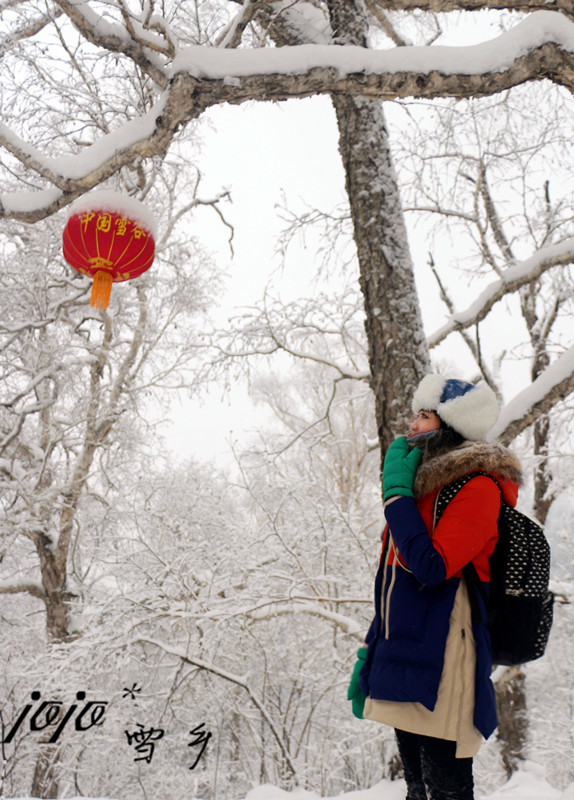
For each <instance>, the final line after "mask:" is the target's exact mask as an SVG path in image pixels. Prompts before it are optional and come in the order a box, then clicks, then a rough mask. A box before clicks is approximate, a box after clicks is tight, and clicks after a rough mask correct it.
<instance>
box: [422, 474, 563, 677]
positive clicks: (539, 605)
mask: <svg viewBox="0 0 574 800" xmlns="http://www.w3.org/2000/svg"><path fill="white" fill-rule="evenodd" d="M477 475H486V477H488V478H491V480H493V481H494V482H495V483H496V485H497V486H498V488H499V489H500V485H499V483H498V481H497V480H496V478H493V477H492V475H489V474H488V473H486V472H473V473H471V474H470V475H465V476H464V477H463V478H459V479H458V480H456V481H453V483H450V484H448V486H444V487H442V489H440V491H439V493H438V496H437V499H436V501H435V503H436V504H435V525H436V523H437V522H438V520H439V519H440V517H441V515H442V513H443V512H444V510H445V508H446V507H447V505H448V503H449V502H450V501H451V500H452V499H453V497H454V496H455V495H456V493H457V492H459V491H460V490H461V489H462V487H463V486H464V485H465V484H466V483H468V481H469V480H472V478H474V477H476V476H477ZM500 500H501V505H500V514H499V517H498V535H499V539H498V542H497V544H496V547H495V548H494V552H493V554H492V556H491V557H490V594H489V595H487V594H486V591H485V588H484V586H483V584H482V581H481V580H480V578H479V577H478V574H477V572H476V569H475V567H474V564H472V563H470V564H467V565H466V566H465V567H464V568H463V570H462V572H463V575H464V577H465V579H466V583H467V587H468V590H469V597H470V602H471V606H472V609H473V615H474V618H475V619H476V618H480V611H479V604H478V597H477V594H478V595H480V597H481V598H482V600H483V602H484V604H485V606H486V609H487V611H488V627H489V629H490V637H491V640H492V661H493V663H494V664H503V665H505V666H515V665H517V664H524V663H526V662H527V661H534V660H535V659H537V658H540V656H542V655H544V651H545V649H546V644H547V642H548V637H549V635H550V628H551V626H552V612H553V604H554V595H553V594H552V592H550V591H548V582H549V578H550V547H549V545H548V542H547V540H546V537H545V535H544V531H543V530H542V528H541V527H540V526H539V525H537V523H536V522H533V520H531V519H529V517H527V516H526V515H525V514H522V513H521V512H520V511H517V510H516V509H515V508H512V506H510V505H508V503H506V502H505V500H504V498H503V496H502V491H501V493H500ZM477 615H479V616H478V617H477Z"/></svg>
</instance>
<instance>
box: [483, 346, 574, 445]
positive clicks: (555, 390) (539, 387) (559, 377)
mask: <svg viewBox="0 0 574 800" xmlns="http://www.w3.org/2000/svg"><path fill="white" fill-rule="evenodd" d="M572 392H574V345H573V346H572V347H570V349H569V350H567V351H566V352H565V353H564V354H563V355H562V356H560V358H558V359H557V360H556V361H555V362H554V363H553V364H551V365H550V366H549V367H548V368H547V369H546V370H545V371H544V372H543V373H542V375H540V377H539V378H537V379H536V380H535V381H534V382H533V383H531V384H530V385H529V386H527V387H526V389H524V390H523V391H522V392H520V393H519V394H517V395H516V397H514V398H513V399H512V400H511V401H510V402H509V403H507V405H506V406H504V408H503V409H502V411H501V413H500V417H499V418H498V421H497V423H496V425H495V426H494V428H492V430H491V431H490V432H489V438H490V439H499V440H500V441H501V442H503V443H504V444H509V443H510V442H511V441H512V440H513V439H515V438H516V437H517V436H518V435H519V434H520V433H522V431H523V430H525V429H526V428H528V426H529V425H532V424H533V423H534V422H536V420H537V419H538V418H539V417H541V416H542V415H543V414H546V413H547V412H548V411H550V409H551V408H552V407H553V406H554V405H556V403H557V402H559V401H560V400H564V398H565V397H567V396H568V395H569V394H571V393H572Z"/></svg>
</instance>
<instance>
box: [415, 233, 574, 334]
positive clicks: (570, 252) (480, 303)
mask: <svg viewBox="0 0 574 800" xmlns="http://www.w3.org/2000/svg"><path fill="white" fill-rule="evenodd" d="M573 261H574V238H573V237H570V238H568V239H564V241H562V242H560V244H556V245H550V246H549V247H544V248H542V249H541V250H539V251H538V252H537V253H535V254H534V255H533V256H531V257H530V258H527V259H526V260H525V261H521V262H519V263H518V264H514V265H513V266H512V267H508V269H506V270H505V271H504V272H503V273H502V277H501V278H500V279H499V280H497V281H493V282H492V283H491V284H490V285H489V286H487V287H486V289H485V290H484V291H483V292H481V294H480V295H479V296H478V297H477V299H476V300H475V301H474V303H472V305H470V306H469V307H468V308H467V309H466V311H460V312H459V313H457V314H454V315H453V316H452V317H451V318H450V319H449V321H448V322H447V323H446V324H445V325H443V326H442V327H441V328H439V329H438V330H437V331H435V332H434V333H433V334H432V335H431V336H429V339H428V344H429V347H436V345H438V344H440V342H442V341H443V339H446V337H447V336H449V334H451V333H453V332H454V331H460V330H464V329H465V328H470V327H471V326H473V325H476V323H477V322H481V321H482V320H483V319H484V318H485V317H486V316H487V314H488V312H489V311H490V310H491V309H492V307H493V306H494V305H495V303H497V302H498V301H499V300H501V299H502V298H503V297H504V296H505V295H507V294H511V293H512V292H515V291H517V290H518V289H520V288H521V287H522V286H526V285H527V284H528V283H531V282H532V281H534V280H536V279H537V278H539V277H540V276H541V275H542V274H543V273H544V272H546V271H547V270H549V269H551V268H552V267H557V266H560V265H565V264H571V263H572V262H573Z"/></svg>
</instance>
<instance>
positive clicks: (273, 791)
mask: <svg viewBox="0 0 574 800" xmlns="http://www.w3.org/2000/svg"><path fill="white" fill-rule="evenodd" d="M405 796H406V787H405V783H404V781H387V780H383V781H380V782H379V783H377V784H375V786H372V787H371V788H370V789H361V790H357V791H354V792H346V793H345V794H340V795H337V796H336V798H335V797H329V798H321V796H320V795H319V794H317V793H316V792H308V791H305V790H304V789H296V790H295V791H292V792H286V791H284V790H283V789H278V788H277V787H276V786H270V785H268V784H264V785H262V786H257V787H256V788H255V789H252V790H251V791H250V792H248V793H247V795H246V796H245V797H241V798H237V800H404V798H405ZM475 797H476V800H574V783H572V784H570V786H569V787H568V788H567V789H566V790H565V791H563V792H561V791H560V790H559V789H554V788H553V787H552V786H551V785H550V784H549V783H548V781H547V780H546V778H545V777H544V769H543V768H542V767H540V766H539V765H538V764H534V763H532V762H526V763H525V765H524V766H523V768H522V769H521V770H520V771H519V772H517V773H516V774H515V775H513V776H512V778H511V779H510V780H509V781H508V783H506V784H504V786H502V787H501V788H500V789H498V790H497V791H496V792H494V794H491V795H488V796H487V797H485V796H484V795H480V794H476V795H475ZM7 800H9V799H8V798H7ZM14 800H33V798H14ZM69 800H89V798H86V797H82V798H70V799H69ZM92 800H96V799H95V798H92ZM99 800H121V798H109V799H107V798H99ZM166 800H169V798H166ZM190 800H200V798H193V799H191V798H190Z"/></svg>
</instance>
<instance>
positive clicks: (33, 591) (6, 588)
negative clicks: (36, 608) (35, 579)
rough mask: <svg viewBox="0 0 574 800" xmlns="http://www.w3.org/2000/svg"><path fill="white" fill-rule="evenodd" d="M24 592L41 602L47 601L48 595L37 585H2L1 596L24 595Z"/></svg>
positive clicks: (0, 587) (0, 585)
mask: <svg viewBox="0 0 574 800" xmlns="http://www.w3.org/2000/svg"><path fill="white" fill-rule="evenodd" d="M24 592H25V593H27V594H29V595H31V596H32V597H37V598H38V599H39V600H45V599H46V593H45V592H44V590H43V589H42V587H41V586H40V585H39V584H37V583H0V594H22V593H24Z"/></svg>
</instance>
